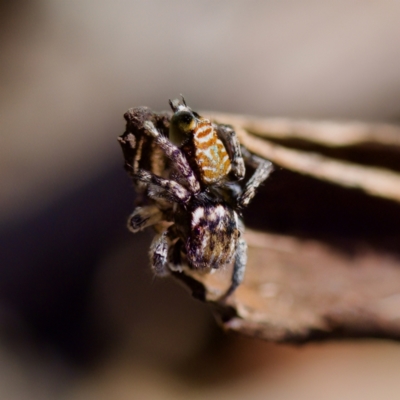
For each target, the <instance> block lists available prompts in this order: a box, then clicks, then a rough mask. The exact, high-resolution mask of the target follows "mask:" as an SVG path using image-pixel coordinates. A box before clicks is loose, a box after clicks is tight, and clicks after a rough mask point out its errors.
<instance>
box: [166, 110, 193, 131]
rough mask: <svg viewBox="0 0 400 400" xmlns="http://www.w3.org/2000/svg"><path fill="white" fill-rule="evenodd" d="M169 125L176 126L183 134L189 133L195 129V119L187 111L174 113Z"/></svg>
mask: <svg viewBox="0 0 400 400" xmlns="http://www.w3.org/2000/svg"><path fill="white" fill-rule="evenodd" d="M171 123H172V124H176V125H177V127H179V129H181V130H182V131H183V132H185V133H189V132H190V131H192V130H193V129H194V128H195V127H196V119H195V117H194V115H193V114H192V113H191V112H189V111H180V112H177V113H175V114H174V116H173V117H172V119H171Z"/></svg>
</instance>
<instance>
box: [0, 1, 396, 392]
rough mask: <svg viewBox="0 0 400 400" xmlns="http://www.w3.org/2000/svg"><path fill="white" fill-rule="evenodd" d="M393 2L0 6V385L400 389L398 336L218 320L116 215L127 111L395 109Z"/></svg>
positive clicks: (125, 210)
mask: <svg viewBox="0 0 400 400" xmlns="http://www.w3.org/2000/svg"><path fill="white" fill-rule="evenodd" d="M399 15H400V3H398V2H392V1H389V0H383V1H382V0H381V1H364V2H358V1H344V0H339V1H335V2H330V1H311V0H309V1H306V0H302V1H272V0H269V1H234V0H230V1H224V0H220V1H206V0H203V1H198V0H193V1H191V0H189V1H183V0H176V1H162V0H155V1H147V2H145V1H132V0H130V1H123V0H116V1H113V2H110V1H103V0H98V1H93V0H92V1H90V0H79V1H75V0H72V1H68V2H61V1H56V0H34V1H27V0H16V1H14V2H8V1H2V2H1V3H0V45H1V51H0V59H1V63H0V72H1V73H0V85H1V90H0V121H1V123H0V127H1V143H2V146H1V147H0V179H1V191H0V193H1V196H0V251H1V253H0V254H1V265H0V324H1V328H0V397H1V398H4V399H11V400H13V399H33V400H34V399H44V400H46V399H71V400H73V399H90V398H93V399H94V398H96V399H103V398H104V399H106V398H107V399H108V398H114V399H128V398H129V399H132V398H135V399H136V398H138V399H143V398H152V399H153V398H154V399H156V398H160V399H167V398H174V399H177V398H188V397H189V396H190V398H209V399H224V398H229V399H239V398H249V399H264V398H273V399H287V398H289V399H290V398H298V399H302V398H307V399H321V398H324V399H343V398H351V399H375V398H378V397H379V398H393V399H397V398H399V397H400V382H399V380H398V370H399V368H400V347H399V346H398V344H397V343H393V342H385V341H377V340H375V341H372V340H371V341H362V342H360V341H358V342H350V341H349V342H341V343H321V344H314V345H306V346H303V347H300V348H299V347H290V346H284V345H273V344H268V343H264V342H261V341H258V340H254V339H249V338H243V337H240V336H238V335H235V334H225V333H223V332H221V331H220V330H219V328H218V327H217V326H216V324H215V322H214V320H213V318H212V316H211V315H210V312H209V310H208V309H207V307H206V306H204V305H202V304H200V303H198V302H196V301H194V300H192V299H191V298H190V297H189V296H188V294H187V293H186V292H185V290H183V289H182V288H181V287H180V286H178V285H176V284H175V283H174V282H171V281H169V280H154V279H153V277H152V276H151V272H150V270H149V268H148V261H147V254H146V253H147V248H148V245H149V243H150V240H151V232H145V233H143V234H137V235H135V236H132V235H130V234H129V233H128V232H127V231H126V229H125V221H126V217H127V215H128V214H129V213H130V212H131V210H132V207H133V199H134V193H133V189H132V187H131V183H130V182H129V179H128V177H127V176H126V174H125V172H124V171H123V168H122V155H121V150H120V148H119V146H118V144H117V141H116V137H117V136H118V135H119V134H121V133H122V132H123V130H124V121H123V118H122V116H123V113H124V112H125V111H126V110H127V109H128V108H129V107H133V106H138V105H147V106H150V107H152V108H154V109H156V110H164V109H167V106H168V104H167V100H168V99H169V98H175V97H177V96H178V95H179V94H180V93H183V94H184V95H185V97H186V99H187V101H188V102H189V104H190V105H191V106H192V107H193V108H194V109H209V110H215V111H226V112H239V113H247V114H253V115H259V116H286V117H308V118H334V119H362V120H383V121H396V120H397V119H398V117H399V116H400V106H399V104H400V68H399V66H400V47H399V45H398V38H399V35H400V24H399V22H398V21H399Z"/></svg>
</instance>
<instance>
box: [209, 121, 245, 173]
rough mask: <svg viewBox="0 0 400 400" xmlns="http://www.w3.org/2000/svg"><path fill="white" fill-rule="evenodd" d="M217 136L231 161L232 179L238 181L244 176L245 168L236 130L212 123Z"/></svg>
mask: <svg viewBox="0 0 400 400" xmlns="http://www.w3.org/2000/svg"><path fill="white" fill-rule="evenodd" d="M214 128H215V129H216V132H217V135H218V137H219V138H220V139H221V140H222V143H223V144H224V146H225V148H226V150H227V152H228V154H229V158H230V161H231V172H230V175H231V176H232V175H233V178H234V180H236V181H239V180H241V179H243V178H244V175H245V173H246V168H245V165H244V160H243V157H242V153H241V150H240V143H239V140H238V138H237V135H236V132H235V131H234V130H233V129H232V127H231V126H229V125H216V124H215V125H214Z"/></svg>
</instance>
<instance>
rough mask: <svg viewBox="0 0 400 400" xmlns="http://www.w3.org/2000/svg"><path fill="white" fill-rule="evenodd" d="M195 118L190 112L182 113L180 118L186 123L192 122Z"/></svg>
mask: <svg viewBox="0 0 400 400" xmlns="http://www.w3.org/2000/svg"><path fill="white" fill-rule="evenodd" d="M192 119H193V115H191V114H189V113H186V112H185V113H182V115H181V116H180V120H181V121H182V122H183V123H184V124H190V123H191V122H192Z"/></svg>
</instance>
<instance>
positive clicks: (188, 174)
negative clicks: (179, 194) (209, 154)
mask: <svg viewBox="0 0 400 400" xmlns="http://www.w3.org/2000/svg"><path fill="white" fill-rule="evenodd" d="M143 128H144V129H145V131H146V133H147V134H149V135H151V136H152V137H154V141H155V142H156V143H157V145H158V146H160V148H161V149H162V150H163V151H164V153H165V155H166V156H167V157H168V158H169V159H170V160H171V161H172V162H173V164H174V166H175V167H176V169H177V171H178V172H179V175H180V176H181V179H180V181H181V183H182V185H183V186H187V188H188V189H189V190H190V191H191V192H192V193H198V192H200V183H199V181H198V180H197V178H196V176H195V174H194V172H193V170H192V168H191V167H190V165H189V162H188V160H187V159H186V157H185V155H184V154H183V153H182V151H181V150H180V149H179V148H178V147H177V146H175V145H174V144H173V143H171V142H170V141H169V140H168V138H166V137H165V136H164V135H162V134H161V133H160V132H159V131H158V130H157V128H156V127H155V126H154V124H153V123H152V122H151V121H146V122H144V124H143Z"/></svg>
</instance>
